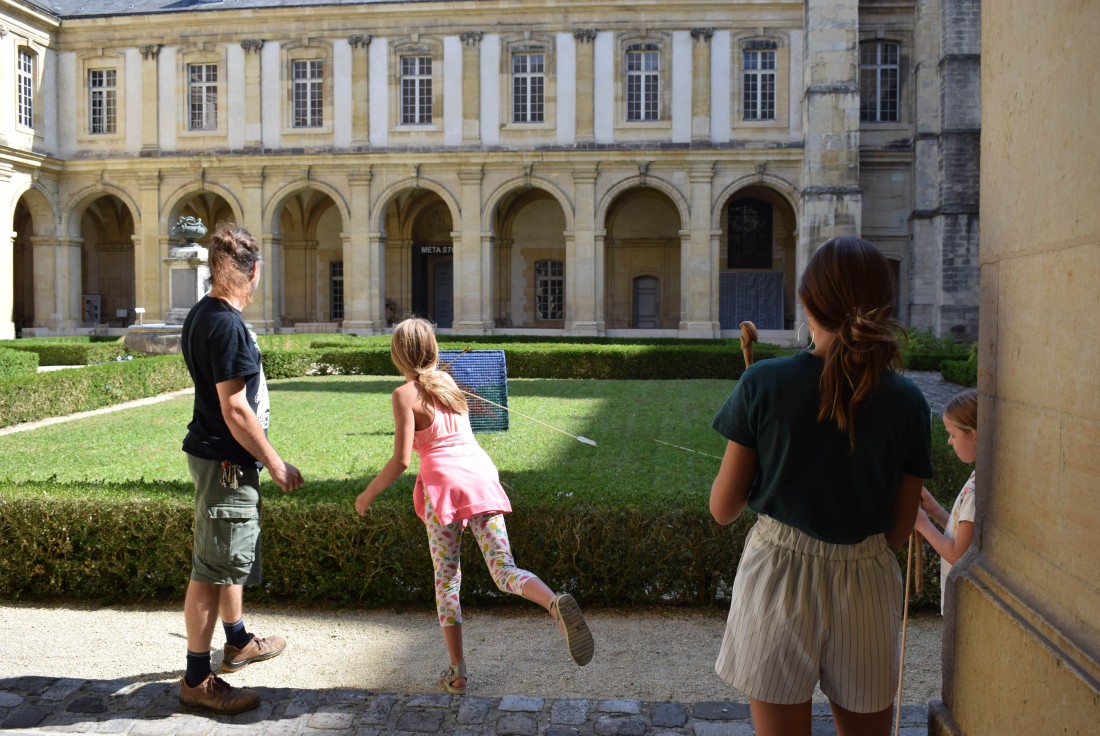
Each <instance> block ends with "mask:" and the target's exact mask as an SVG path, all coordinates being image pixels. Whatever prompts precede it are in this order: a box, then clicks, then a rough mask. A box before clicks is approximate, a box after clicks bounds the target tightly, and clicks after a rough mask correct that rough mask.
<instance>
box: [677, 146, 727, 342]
mask: <svg viewBox="0 0 1100 736" xmlns="http://www.w3.org/2000/svg"><path fill="white" fill-rule="evenodd" d="M713 180H714V163H713V162H704V163H697V164H693V165H692V166H691V168H690V169H688V181H689V182H690V184H691V223H690V229H689V230H688V231H687V232H686V233H685V234H684V236H683V239H682V241H681V244H680V303H681V304H682V305H683V307H682V310H681V313H680V326H679V329H680V334H681V336H683V337H717V336H718V334H719V324H718V270H719V269H718V249H717V237H718V235H719V234H720V231H719V233H717V234H716V233H714V232H713V231H712V230H711V228H710V213H711V190H712V188H713Z"/></svg>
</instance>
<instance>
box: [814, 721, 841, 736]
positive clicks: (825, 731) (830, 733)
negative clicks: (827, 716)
mask: <svg viewBox="0 0 1100 736" xmlns="http://www.w3.org/2000/svg"><path fill="white" fill-rule="evenodd" d="M810 736H836V727H835V726H834V725H833V722H832V721H814V722H813V727H812V729H811V731H810Z"/></svg>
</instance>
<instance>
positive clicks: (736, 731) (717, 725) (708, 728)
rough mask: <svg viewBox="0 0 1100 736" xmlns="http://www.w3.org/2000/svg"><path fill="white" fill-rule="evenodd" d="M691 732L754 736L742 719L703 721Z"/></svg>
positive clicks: (697, 735)
mask: <svg viewBox="0 0 1100 736" xmlns="http://www.w3.org/2000/svg"><path fill="white" fill-rule="evenodd" d="M692 733H693V734H695V736H754V733H755V732H754V731H753V728H752V724H751V723H745V722H744V721H703V722H702V723H699V722H696V723H695V724H694V730H693V731H692ZM815 736H816V733H815Z"/></svg>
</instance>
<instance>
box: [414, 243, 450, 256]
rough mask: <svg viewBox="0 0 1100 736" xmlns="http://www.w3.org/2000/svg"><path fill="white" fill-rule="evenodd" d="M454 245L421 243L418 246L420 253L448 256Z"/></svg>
mask: <svg viewBox="0 0 1100 736" xmlns="http://www.w3.org/2000/svg"><path fill="white" fill-rule="evenodd" d="M454 252H455V247H454V246H453V245H422V246H420V253H421V255H425V256H443V255H446V256H449V255H453V254H454Z"/></svg>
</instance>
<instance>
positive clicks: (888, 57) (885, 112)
mask: <svg viewBox="0 0 1100 736" xmlns="http://www.w3.org/2000/svg"><path fill="white" fill-rule="evenodd" d="M899 59H900V52H899V46H898V44H897V43H894V42H892V41H867V42H865V43H862V44H860V47H859V119H860V121H861V122H865V123H896V122H898V120H899V119H900V118H899V114H898V99H899V83H900V82H899V80H900V79H901V73H900V69H901V66H900V61H899Z"/></svg>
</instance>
